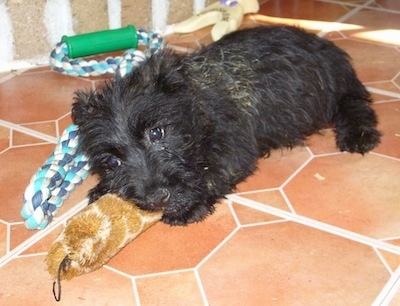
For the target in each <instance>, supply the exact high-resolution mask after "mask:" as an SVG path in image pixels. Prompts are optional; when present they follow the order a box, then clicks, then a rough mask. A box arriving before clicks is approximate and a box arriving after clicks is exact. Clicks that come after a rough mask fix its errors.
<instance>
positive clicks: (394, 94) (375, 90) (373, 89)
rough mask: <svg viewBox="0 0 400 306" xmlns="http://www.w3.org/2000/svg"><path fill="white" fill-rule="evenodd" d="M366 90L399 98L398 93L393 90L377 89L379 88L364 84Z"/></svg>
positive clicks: (399, 94)
mask: <svg viewBox="0 0 400 306" xmlns="http://www.w3.org/2000/svg"><path fill="white" fill-rule="evenodd" d="M366 87H367V90H368V91H370V92H372V93H376V94H380V95H384V96H389V97H393V98H396V99H400V93H397V92H393V91H389V90H384V89H379V88H373V87H370V86H366Z"/></svg>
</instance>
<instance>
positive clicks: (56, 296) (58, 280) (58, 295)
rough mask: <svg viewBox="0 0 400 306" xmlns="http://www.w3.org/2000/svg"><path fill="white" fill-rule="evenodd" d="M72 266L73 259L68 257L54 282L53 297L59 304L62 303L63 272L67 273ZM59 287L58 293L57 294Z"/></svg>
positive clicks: (63, 261)
mask: <svg viewBox="0 0 400 306" xmlns="http://www.w3.org/2000/svg"><path fill="white" fill-rule="evenodd" d="M70 265H71V259H70V258H69V257H68V255H67V256H65V257H64V259H63V260H62V261H61V263H60V266H59V267H58V272H57V278H56V280H55V281H54V282H53V295H54V299H55V300H56V301H57V302H59V301H61V272H64V273H65V272H67V269H68V267H69V266H70ZM56 285H57V292H56Z"/></svg>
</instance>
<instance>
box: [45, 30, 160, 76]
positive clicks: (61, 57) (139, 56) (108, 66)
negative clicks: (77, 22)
mask: <svg viewBox="0 0 400 306" xmlns="http://www.w3.org/2000/svg"><path fill="white" fill-rule="evenodd" d="M137 38H138V43H139V45H143V46H146V47H147V49H146V50H145V51H144V52H143V51H140V50H137V49H128V50H126V51H125V52H124V54H123V55H122V56H117V57H114V58H113V57H107V58H106V59H105V60H101V61H97V60H90V61H86V60H84V59H82V58H78V59H74V60H73V59H70V58H69V56H68V46H67V44H66V43H65V42H63V41H61V42H59V43H58V44H57V45H56V47H55V48H54V49H53V51H52V52H51V53H50V66H51V67H52V69H53V70H55V71H57V72H60V73H62V74H68V75H72V76H82V77H89V76H101V75H105V74H117V73H119V74H120V75H125V74H126V73H128V72H130V71H132V70H133V69H134V68H136V67H138V66H139V65H140V64H141V63H142V62H144V61H145V60H146V59H147V58H149V56H151V54H152V53H154V51H156V50H158V49H161V48H162V43H163V38H162V36H161V35H160V34H158V33H155V32H146V31H144V30H137Z"/></svg>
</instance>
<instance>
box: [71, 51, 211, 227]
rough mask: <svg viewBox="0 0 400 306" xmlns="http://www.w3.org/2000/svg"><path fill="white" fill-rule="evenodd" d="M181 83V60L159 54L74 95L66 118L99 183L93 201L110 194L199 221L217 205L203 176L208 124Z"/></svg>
mask: <svg viewBox="0 0 400 306" xmlns="http://www.w3.org/2000/svg"><path fill="white" fill-rule="evenodd" d="M195 91H196V88H193V86H192V85H191V84H189V83H188V82H187V79H186V77H185V72H184V71H183V68H182V65H181V57H180V56H178V55H173V54H170V53H166V52H162V53H160V54H158V55H157V56H153V57H152V58H151V59H149V61H148V62H146V64H145V65H142V66H141V67H139V68H138V69H136V70H135V71H133V73H131V74H129V75H127V76H126V77H124V78H119V79H115V80H113V81H111V82H109V83H106V84H104V85H102V86H101V87H99V88H97V89H96V90H95V91H92V92H82V91H80V92H77V93H76V97H75V103H74V105H73V109H72V118H73V121H74V123H75V124H76V125H77V126H78V127H79V133H80V146H81V149H82V151H83V153H85V154H86V155H87V156H88V157H89V162H90V165H91V169H92V171H93V172H94V173H96V174H98V176H99V179H100V182H99V184H98V185H97V186H96V187H95V188H94V189H93V190H92V191H91V194H90V197H91V200H92V201H94V200H96V199H97V198H98V197H99V196H101V195H102V194H105V193H115V194H118V195H120V196H121V197H123V198H125V199H130V200H133V201H134V202H136V203H137V205H138V206H140V207H141V208H144V209H148V210H163V212H164V216H163V220H164V221H165V222H167V223H170V224H186V223H187V222H191V221H199V220H201V219H202V218H203V217H204V216H205V215H206V214H207V213H208V212H209V211H211V210H212V205H213V204H214V202H215V201H216V200H217V198H216V196H211V195H210V194H209V192H208V190H209V189H210V182H209V181H208V180H207V178H206V176H207V175H206V172H207V167H208V164H207V154H208V152H210V144H209V143H210V141H209V137H210V135H211V134H212V130H213V123H212V121H211V119H210V118H209V116H208V115H207V113H206V112H205V111H204V110H203V108H202V97H201V94H200V93H198V92H195Z"/></svg>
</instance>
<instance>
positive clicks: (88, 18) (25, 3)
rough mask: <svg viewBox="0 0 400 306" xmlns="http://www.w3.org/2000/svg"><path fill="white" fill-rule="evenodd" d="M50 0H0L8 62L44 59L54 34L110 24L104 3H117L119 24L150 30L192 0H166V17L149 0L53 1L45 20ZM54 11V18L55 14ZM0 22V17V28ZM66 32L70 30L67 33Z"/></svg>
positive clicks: (179, 16) (181, 14)
mask: <svg viewBox="0 0 400 306" xmlns="http://www.w3.org/2000/svg"><path fill="white" fill-rule="evenodd" d="M51 1H53V0H7V1H4V0H0V18H1V16H4V15H6V16H8V18H6V19H9V21H10V22H9V23H10V24H11V28H12V41H11V42H10V41H8V42H7V41H5V42H4V41H1V40H2V39H3V40H4V39H5V38H4V37H5V35H2V33H1V29H0V44H3V46H4V48H7V45H10V46H11V44H12V54H13V56H12V57H13V58H12V59H11V60H12V61H18V60H30V61H33V62H34V61H37V60H38V59H39V58H41V59H45V58H46V57H48V54H49V53H50V51H51V50H52V49H53V47H54V44H55V43H56V42H58V41H60V40H61V34H60V35H58V33H63V34H67V35H73V34H79V33H89V32H94V31H98V30H104V29H108V28H109V25H110V22H109V9H110V8H109V6H108V3H112V4H114V5H118V7H119V8H120V9H121V12H120V20H113V21H116V22H117V24H118V23H119V25H120V26H125V25H127V24H133V25H134V26H135V27H137V28H143V29H148V30H150V29H153V24H152V20H154V18H164V20H165V24H167V25H169V24H173V23H177V22H179V21H182V20H185V19H186V18H188V17H190V16H192V14H193V9H194V2H195V1H196V0H170V1H169V10H168V13H167V16H153V15H154V12H153V10H152V1H151V0H85V1H80V0H65V1H64V2H63V3H64V5H65V6H64V7H54V3H55V2H52V3H53V7H52V9H53V11H54V10H55V11H58V13H56V14H53V13H50V14H48V12H47V16H48V15H50V19H53V20H52V21H50V22H49V21H48V18H47V19H46V8H48V7H49V4H51ZM153 1H154V0H153ZM216 1H219V0H214V1H211V0H205V5H206V6H207V5H209V4H212V3H215V2H216ZM59 2H60V1H59ZM61 2H62V1H61ZM119 3H120V6H119ZM53 11H51V12H53ZM64 11H65V13H64ZM1 14H3V15H1ZM57 14H59V15H58V17H55V16H56V15H57ZM3 19H4V18H3ZM6 19H4V21H3V22H5V21H6ZM64 19H65V20H64ZM66 20H67V21H69V24H68V22H66ZM157 20H158V19H157ZM1 22H2V21H1V20H0V27H1ZM114 24H115V22H114ZM3 28H6V27H3ZM63 31H64V32H65V33H64V32H63ZM69 31H70V32H71V33H68V32H69ZM51 33H53V34H51ZM54 33H56V34H54ZM2 36H3V38H2ZM8 36H10V35H8ZM55 40H56V41H55ZM8 60H10V59H8ZM2 61H3V62H5V61H7V59H5V58H4V57H3V58H2V54H1V49H0V64H1V63H2Z"/></svg>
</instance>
